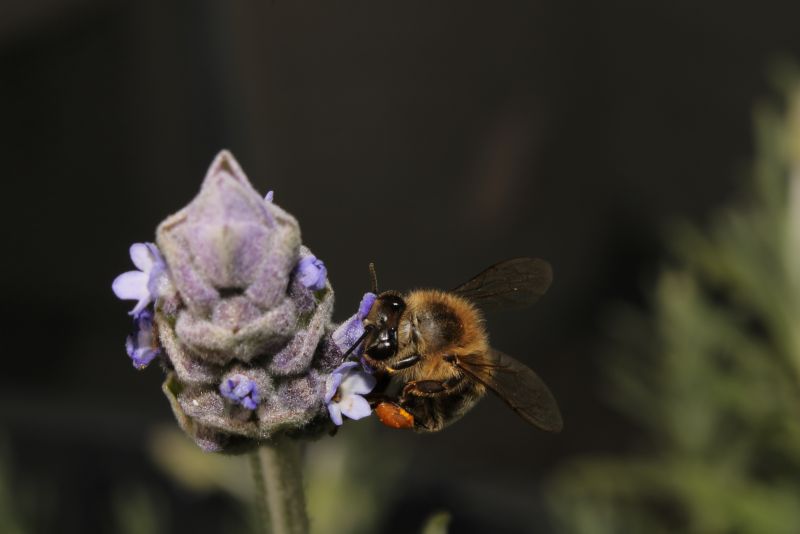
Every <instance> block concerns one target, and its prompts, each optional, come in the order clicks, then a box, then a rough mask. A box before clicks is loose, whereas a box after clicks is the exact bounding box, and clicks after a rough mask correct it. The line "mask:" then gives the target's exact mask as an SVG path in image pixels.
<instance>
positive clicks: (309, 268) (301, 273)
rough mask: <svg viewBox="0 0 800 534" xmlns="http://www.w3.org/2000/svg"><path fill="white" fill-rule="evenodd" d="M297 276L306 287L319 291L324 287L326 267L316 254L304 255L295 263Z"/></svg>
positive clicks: (326, 276)
mask: <svg viewBox="0 0 800 534" xmlns="http://www.w3.org/2000/svg"><path fill="white" fill-rule="evenodd" d="M297 278H298V280H300V283H301V284H303V285H304V286H306V287H307V288H309V289H311V290H313V291H319V290H321V289H325V282H326V280H327V278H328V269H327V268H326V267H325V264H324V263H322V260H320V259H317V257H316V256H306V257H305V258H303V259H302V260H300V263H298V264H297Z"/></svg>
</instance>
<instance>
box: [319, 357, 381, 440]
mask: <svg viewBox="0 0 800 534" xmlns="http://www.w3.org/2000/svg"><path fill="white" fill-rule="evenodd" d="M374 387H375V377H373V376H372V375H369V374H367V373H365V372H364V371H362V370H361V367H360V364H358V363H357V362H345V363H343V364H342V365H340V366H339V367H337V368H336V369H335V370H334V371H333V372H332V373H331V374H330V375H328V379H327V381H326V382H325V404H326V405H327V406H328V414H329V415H330V417H331V421H333V422H334V423H335V424H336V425H337V426H341V424H342V415H346V416H347V417H348V418H350V419H362V418H364V417H367V416H368V415H369V414H370V413H372V410H371V409H370V407H369V402H367V399H365V398H364V397H362V395H366V394H367V393H369V392H370V391H372V389H373V388H374Z"/></svg>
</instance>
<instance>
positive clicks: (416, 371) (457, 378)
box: [348, 258, 563, 432]
mask: <svg viewBox="0 0 800 534" xmlns="http://www.w3.org/2000/svg"><path fill="white" fill-rule="evenodd" d="M370 272H371V273H372V286H373V292H374V293H376V294H378V291H377V277H376V276H375V270H374V267H373V266H372V265H370ZM551 281H552V269H551V268H550V264H549V263H547V262H546V261H544V260H540V259H534V258H517V259H512V260H508V261H504V262H501V263H498V264H496V265H493V266H491V267H489V268H488V269H486V270H485V271H483V272H481V273H480V274H478V275H477V276H475V277H474V278H472V279H470V280H469V281H468V282H466V283H464V284H462V285H460V286H458V287H456V288H455V289H453V290H452V291H439V290H415V291H411V292H408V293H405V294H403V293H400V292H397V291H384V292H382V293H379V294H378V296H377V298H376V300H375V302H374V304H373V305H372V307H371V308H370V311H369V313H368V314H367V316H366V318H365V319H364V329H365V332H364V335H363V336H362V338H361V339H360V340H359V341H358V342H357V343H356V345H355V346H357V345H358V344H359V343H361V342H363V349H364V350H363V356H362V361H363V363H364V364H365V365H366V366H368V367H369V368H371V369H372V370H373V371H374V373H375V375H376V376H377V378H378V384H377V386H376V388H375V389H374V390H373V392H372V393H371V394H370V395H369V396H368V399H369V400H370V403H371V404H372V405H373V407H374V408H375V412H376V415H377V416H378V418H379V419H380V421H381V422H382V423H383V424H385V425H387V426H390V427H393V428H413V429H414V430H416V431H418V432H435V431H438V430H441V429H442V428H444V427H446V426H447V425H449V424H451V423H453V422H454V421H456V420H458V419H459V418H460V417H462V416H463V415H464V414H465V413H467V412H468V411H469V410H470V409H471V408H472V407H473V406H474V405H475V404H476V403H477V402H478V401H479V400H480V399H481V398H482V397H483V395H484V394H485V393H486V390H487V389H488V390H491V391H492V392H494V393H495V394H496V395H497V396H499V397H500V398H501V399H503V400H504V401H505V402H506V404H508V406H509V407H510V408H511V409H512V410H514V411H515V412H516V413H517V414H518V415H520V416H521V417H522V418H523V419H524V420H525V421H527V422H528V423H531V424H533V425H535V426H537V427H539V428H541V429H543V430H546V431H550V432H559V431H560V430H561V428H562V426H563V424H562V420H561V413H560V411H559V409H558V404H557V403H556V400H555V398H554V397H553V395H552V393H550V390H549V389H548V388H547V386H546V385H545V384H544V382H543V381H542V380H541V379H540V378H539V377H538V376H537V375H536V373H534V372H533V371H532V370H531V369H530V368H528V367H527V366H525V365H524V364H522V363H520V362H519V361H517V360H515V359H514V358H512V357H511V356H508V355H507V354H503V353H502V352H500V351H498V350H496V349H493V348H492V347H491V346H490V345H489V338H488V334H487V332H486V329H485V327H484V320H483V315H482V310H490V309H497V308H515V307H520V306H524V305H528V304H532V303H533V302H535V301H536V300H538V298H539V297H541V296H542V295H543V294H544V293H545V291H547V289H548V287H549V286H550V283H551ZM355 346H354V347H353V348H355ZM351 350H352V349H351ZM348 352H350V351H348Z"/></svg>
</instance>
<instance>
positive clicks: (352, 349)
mask: <svg viewBox="0 0 800 534" xmlns="http://www.w3.org/2000/svg"><path fill="white" fill-rule="evenodd" d="M372 328H373V327H372V325H370V326H367V327H366V328H364V333H363V334H361V337H360V338H358V339H357V340H356V342H355V343H353V344H352V345H351V346H350V348H349V349H347V352H345V353H344V354H343V355H342V361H345V360H346V359H347V357H348V356H350V354H351V353H352V352H353V351H354V350H356V347H358V346H359V345H360V344H361V342H362V341H364V338H365V337H367V334H369V333H370V332H371V331H372Z"/></svg>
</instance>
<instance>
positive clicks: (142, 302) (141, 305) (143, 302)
mask: <svg viewBox="0 0 800 534" xmlns="http://www.w3.org/2000/svg"><path fill="white" fill-rule="evenodd" d="M148 304H150V293H148V294H147V296H146V297H144V298H141V299H139V302H137V303H136V306H134V307H133V309H132V310H131V311H129V312H128V315H133V316H134V317H137V316H138V315H139V314H141V313H142V312H143V311H144V309H145V308H147V305H148Z"/></svg>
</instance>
